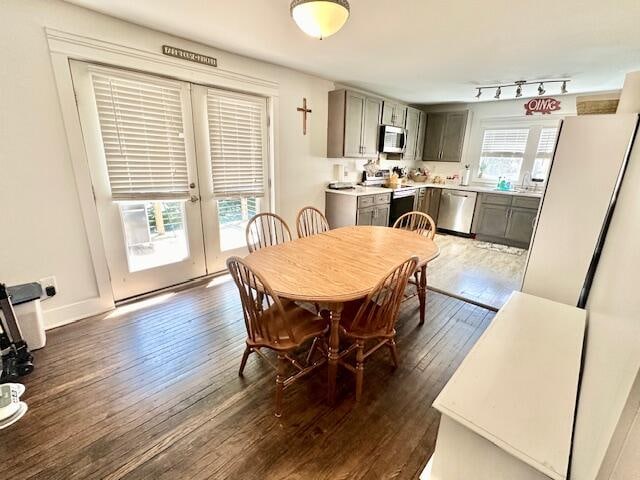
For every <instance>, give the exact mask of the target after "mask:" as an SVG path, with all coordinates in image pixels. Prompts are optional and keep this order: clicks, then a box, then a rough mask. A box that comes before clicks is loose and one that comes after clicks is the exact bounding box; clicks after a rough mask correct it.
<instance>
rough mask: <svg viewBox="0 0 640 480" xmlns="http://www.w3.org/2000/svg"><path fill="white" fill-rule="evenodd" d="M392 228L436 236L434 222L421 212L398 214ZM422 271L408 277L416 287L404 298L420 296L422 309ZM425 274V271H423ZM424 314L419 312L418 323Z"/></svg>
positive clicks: (423, 280)
mask: <svg viewBox="0 0 640 480" xmlns="http://www.w3.org/2000/svg"><path fill="white" fill-rule="evenodd" d="M393 228H400V229H402V230H409V231H412V232H415V233H417V234H418V235H424V236H425V237H427V238H429V239H431V240H433V239H434V238H435V236H436V222H434V221H433V218H431V217H430V216H429V215H427V214H426V213H423V212H416V211H414V212H408V213H405V214H404V215H402V216H400V217H399V218H398V219H397V220H396V221H395V222H394V224H393ZM422 275H423V273H422V271H421V270H416V271H415V272H414V273H413V278H410V279H409V283H410V284H411V285H414V286H415V287H416V289H415V291H414V293H411V294H407V295H405V297H404V300H409V299H410V298H413V297H415V296H416V295H419V296H420V308H421V310H424V309H425V308H426V294H427V292H426V288H427V282H426V280H427V279H426V278H424V279H422ZM424 275H426V271H425V273H424ZM423 317H424V314H423V313H422V311H421V313H420V325H422V324H423V323H424V320H423Z"/></svg>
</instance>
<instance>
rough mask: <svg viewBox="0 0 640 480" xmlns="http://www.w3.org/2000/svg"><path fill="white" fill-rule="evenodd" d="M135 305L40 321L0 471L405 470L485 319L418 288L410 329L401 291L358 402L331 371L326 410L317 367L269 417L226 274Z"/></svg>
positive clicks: (313, 474)
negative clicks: (393, 329)
mask: <svg viewBox="0 0 640 480" xmlns="http://www.w3.org/2000/svg"><path fill="white" fill-rule="evenodd" d="M161 300H164V301H161ZM146 303H147V305H146V306H144V308H140V309H138V310H133V309H134V308H137V306H135V307H132V306H128V307H125V311H124V312H123V311H122V310H121V311H116V312H115V314H111V315H106V316H105V315H102V316H99V317H96V318H92V319H87V320H84V321H82V322H78V323H75V324H73V325H68V326H65V327H62V328H59V329H56V330H54V331H50V332H49V334H48V344H47V347H46V348H45V349H43V350H40V351H38V352H36V371H35V372H34V373H33V374H31V375H30V376H29V377H25V378H24V383H25V384H26V387H27V390H26V393H25V395H24V397H23V398H24V400H25V401H26V402H27V403H28V404H29V412H28V413H27V415H26V416H25V417H24V418H23V419H22V420H20V421H19V422H18V423H17V424H15V425H14V426H12V427H10V428H9V429H7V430H3V431H2V435H0V477H2V478H11V479H23V478H41V479H47V480H53V479H72V478H109V479H113V478H154V479H156V478H157V479H160V478H162V479H165V478H166V479H178V478H188V479H200V478H216V479H218V478H220V479H222V478H230V479H258V478H260V479H261V478H277V479H284V478H286V479H316V478H317V479H322V478H331V479H360V478H361V479H375V478H407V479H408V478H417V476H418V475H419V473H420V472H421V471H422V469H423V467H424V465H425V463H426V461H427V459H428V458H429V457H430V455H431V453H432V451H433V448H434V443H435V436H436V433H437V428H438V422H439V415H438V413H437V412H436V411H435V410H434V409H433V408H431V403H432V402H433V400H434V398H435V397H436V395H437V394H438V392H439V391H440V390H441V389H442V387H443V386H444V384H445V383H446V382H447V380H448V379H449V378H450V376H451V375H452V373H453V372H454V371H455V369H456V367H457V366H458V365H459V363H460V361H461V360H462V359H463V358H464V356H465V355H466V353H467V352H468V350H469V349H470V348H471V346H472V345H473V344H474V342H475V341H476V340H477V338H478V336H479V335H480V334H481V333H482V332H483V331H484V329H485V328H486V326H487V325H488V323H489V322H490V321H491V319H492V317H493V313H492V312H489V311H487V310H484V309H482V308H479V307H475V306H472V305H469V304H466V303H464V302H462V301H459V300H455V299H452V298H450V297H446V296H444V295H440V294H437V293H429V297H428V306H427V322H426V324H425V325H424V326H423V327H418V325H417V323H418V321H417V313H418V304H417V300H416V299H415V298H414V299H413V300H410V301H408V302H405V304H403V307H402V312H401V317H400V320H399V325H398V350H399V354H400V362H401V365H400V368H398V369H397V370H395V371H393V370H392V368H391V366H390V363H389V359H388V358H387V353H386V352H384V351H380V352H378V353H376V354H375V355H374V356H373V357H372V358H371V359H370V361H369V362H368V363H367V365H366V368H365V383H364V396H363V401H362V402H361V403H360V404H355V403H354V399H353V393H354V384H353V383H354V382H353V380H352V378H351V376H350V374H348V372H341V374H340V376H339V379H338V380H339V382H338V383H339V391H338V403H337V405H336V406H335V407H334V408H331V407H329V406H328V405H326V403H325V401H324V398H325V397H324V396H325V391H326V389H325V386H326V382H325V375H323V374H320V375H316V376H312V377H310V378H308V379H306V380H303V381H302V382H298V383H297V384H294V386H293V387H292V388H291V389H288V390H287V391H286V392H285V414H284V417H283V418H282V419H277V418H275V417H274V416H273V414H272V411H273V391H274V377H273V374H272V371H271V370H270V369H269V368H268V367H267V366H266V365H265V363H264V361H262V360H260V359H259V358H258V357H255V356H252V357H251V358H250V360H249V363H248V365H247V369H246V370H245V376H244V378H239V377H238V375H237V369H238V365H239V362H240V358H241V355H242V350H243V348H244V335H245V333H244V323H243V322H242V319H241V311H240V306H239V302H238V296H237V292H236V291H235V289H234V286H233V284H232V283H230V282H226V283H222V284H220V285H217V286H214V287H210V288H206V287H198V288H195V289H192V290H186V291H182V292H179V293H176V294H174V295H173V296H168V295H167V296H164V297H159V299H156V300H150V301H147V302H146ZM154 303H155V304H154ZM149 304H150V305H149ZM127 310H128V311H127ZM322 373H324V371H322Z"/></svg>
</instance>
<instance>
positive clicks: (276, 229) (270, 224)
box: [246, 213, 292, 253]
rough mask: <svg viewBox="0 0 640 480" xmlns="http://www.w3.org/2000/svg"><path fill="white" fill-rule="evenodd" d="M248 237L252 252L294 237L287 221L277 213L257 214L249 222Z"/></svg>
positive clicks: (248, 245)
mask: <svg viewBox="0 0 640 480" xmlns="http://www.w3.org/2000/svg"><path fill="white" fill-rule="evenodd" d="M246 237H247V248H248V249H249V252H250V253H251V252H255V251H256V250H259V249H261V248H264V247H270V246H272V245H278V244H279V243H284V242H289V241H291V239H292V237H291V230H289V226H288V225H287V222H285V221H284V220H283V219H282V217H280V216H279V215H276V214H275V213H259V214H257V215H255V216H254V217H253V218H252V219H251V220H249V223H248V224H247V230H246Z"/></svg>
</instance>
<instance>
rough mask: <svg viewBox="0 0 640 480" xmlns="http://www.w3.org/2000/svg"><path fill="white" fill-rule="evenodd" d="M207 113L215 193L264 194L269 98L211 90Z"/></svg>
mask: <svg viewBox="0 0 640 480" xmlns="http://www.w3.org/2000/svg"><path fill="white" fill-rule="evenodd" d="M207 114H208V118H209V142H210V147H211V174H212V177H213V193H214V196H215V197H216V198H248V197H263V196H264V194H265V166H264V165H265V155H266V125H267V123H266V122H267V120H266V114H267V103H266V99H265V98H262V97H255V96H251V95H241V94H235V93H231V92H221V91H218V90H213V89H209V90H208V92H207Z"/></svg>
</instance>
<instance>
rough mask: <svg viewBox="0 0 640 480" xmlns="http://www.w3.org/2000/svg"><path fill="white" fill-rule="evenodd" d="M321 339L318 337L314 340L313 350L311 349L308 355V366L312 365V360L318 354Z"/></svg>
mask: <svg viewBox="0 0 640 480" xmlns="http://www.w3.org/2000/svg"><path fill="white" fill-rule="evenodd" d="M319 341H320V339H319V338H318V337H316V338H314V339H313V343H312V344H311V348H310V349H309V353H308V354H307V363H306V364H307V365H311V360H313V355H314V354H315V353H316V350H317V349H318V342H319Z"/></svg>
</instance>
